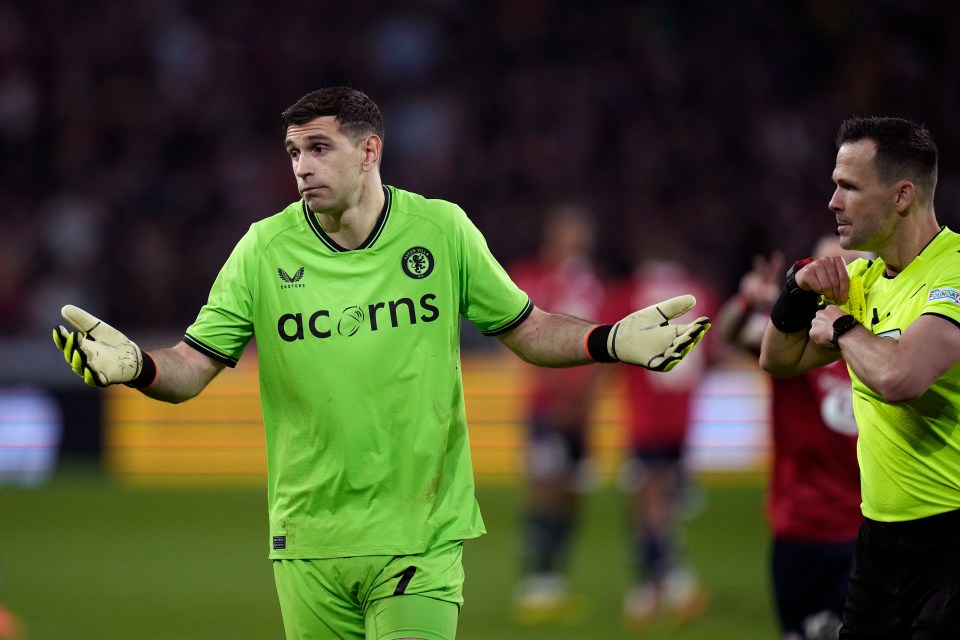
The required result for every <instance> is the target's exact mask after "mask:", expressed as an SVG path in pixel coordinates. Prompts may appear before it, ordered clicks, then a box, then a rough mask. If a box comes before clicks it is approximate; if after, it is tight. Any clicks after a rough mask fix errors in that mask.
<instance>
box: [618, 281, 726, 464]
mask: <svg viewBox="0 0 960 640" xmlns="http://www.w3.org/2000/svg"><path fill="white" fill-rule="evenodd" d="M684 293H690V294H693V295H694V297H696V299H697V306H696V307H694V309H693V310H692V311H689V312H688V313H686V314H685V315H683V316H681V317H680V318H679V319H677V320H671V322H681V323H682V322H690V321H691V320H693V319H694V318H697V317H699V316H704V315H705V316H710V315H711V314H712V313H713V312H714V310H715V309H716V304H717V303H716V295H715V294H714V293H713V291H712V289H711V288H710V287H708V285H707V284H706V283H704V282H703V281H702V280H700V279H699V278H696V277H695V276H694V275H692V274H691V273H689V272H688V271H686V270H685V269H684V268H682V267H681V266H680V265H678V264H674V263H669V262H649V263H646V264H644V265H642V266H641V267H640V268H639V269H637V270H636V271H635V272H634V274H633V276H632V277H631V278H630V280H629V281H628V282H627V283H626V284H625V286H624V288H623V289H622V290H620V292H619V293H618V295H617V299H618V301H619V306H620V309H619V310H620V312H621V314H620V315H626V314H628V313H630V312H632V311H636V310H638V309H643V308H644V307H648V306H650V305H652V304H656V303H658V302H662V301H663V300H667V299H668V298H673V297H675V296H678V295H681V294H684ZM712 342H713V340H712V339H711V334H710V332H707V336H706V337H705V338H704V340H703V342H701V343H700V345H699V346H697V348H696V349H694V350H693V351H691V352H690V353H689V354H688V355H687V356H686V357H685V358H684V359H683V361H682V362H680V364H678V365H677V366H676V367H675V368H674V369H673V370H671V371H669V372H667V373H656V372H651V371H648V370H646V369H644V368H642V367H631V366H621V370H622V372H623V374H624V375H625V376H626V391H627V406H628V416H627V424H628V425H629V436H630V443H631V445H632V446H633V447H634V448H636V449H640V450H661V449H665V450H671V449H679V448H682V447H683V444H684V440H685V439H686V436H687V430H688V428H689V425H690V417H691V413H692V402H691V401H692V398H693V393H694V391H695V390H696V387H697V384H698V383H699V382H700V380H701V379H702V378H703V375H704V373H706V370H707V366H708V363H709V357H710V353H709V352H710V345H711V343H712Z"/></svg>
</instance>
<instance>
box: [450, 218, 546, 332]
mask: <svg viewBox="0 0 960 640" xmlns="http://www.w3.org/2000/svg"><path fill="white" fill-rule="evenodd" d="M460 215H461V216H462V217H463V220H462V224H461V225H460V235H459V237H458V238H457V241H458V242H459V243H460V255H461V263H460V283H461V284H460V291H461V297H460V313H461V315H463V316H464V317H465V318H467V319H468V320H469V321H470V322H472V323H473V324H474V325H476V327H477V328H478V329H479V330H480V331H481V332H483V333H484V334H485V335H488V336H494V335H498V334H501V333H504V332H506V331H509V330H510V329H513V328H514V327H516V326H517V325H519V324H520V323H521V322H523V321H524V320H525V319H526V318H527V316H529V315H530V312H531V311H532V310H533V305H532V303H531V302H530V298H529V297H528V296H527V294H526V293H524V292H523V291H522V290H521V289H520V288H519V287H518V286H517V285H516V284H515V283H514V282H513V280H511V279H510V276H509V275H507V272H506V270H505V269H504V268H503V267H502V266H501V265H500V263H499V262H498V261H497V259H496V258H494V257H493V254H492V253H491V252H490V249H489V247H488V246H487V241H486V239H484V237H483V235H482V234H481V233H480V231H479V230H478V229H477V227H476V226H475V225H474V224H473V222H471V221H470V219H469V218H467V216H466V215H465V214H463V212H460Z"/></svg>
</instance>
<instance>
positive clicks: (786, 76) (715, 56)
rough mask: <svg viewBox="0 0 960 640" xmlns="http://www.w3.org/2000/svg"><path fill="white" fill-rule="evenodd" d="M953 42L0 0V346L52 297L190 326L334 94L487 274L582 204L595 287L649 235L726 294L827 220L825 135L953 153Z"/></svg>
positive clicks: (585, 8) (933, 21) (765, 25)
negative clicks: (347, 98)
mask: <svg viewBox="0 0 960 640" xmlns="http://www.w3.org/2000/svg"><path fill="white" fill-rule="evenodd" d="M957 31H960V11H958V10H957V9H956V8H955V7H954V6H953V5H952V4H950V3H947V2H935V1H931V0H916V1H912V2H909V3H906V2H894V1H892V0H884V1H876V2H875V1H870V0H857V1H854V2H850V3H829V2H819V1H817V0H807V1H806V2H800V3H776V2H764V1H762V0H758V1H754V2H749V3H706V2H702V3H699V2H693V3H673V2H667V1H657V2H647V3H632V2H627V1H625V0H621V1H616V2H604V3H570V2H549V1H547V0H531V1H528V2H511V1H509V0H497V1H490V2H481V1H480V0H421V1H419V2H399V3H388V4H383V3H377V2H373V1H372V0H355V1H353V2H349V3H330V2H310V3H303V2H294V1H293V0H272V1H271V2H269V3H267V2H261V1H257V2H245V3H236V2H229V1H228V0H206V1H203V2H200V1H188V0H180V1H168V0H131V1H130V2H125V3H117V2H110V1H109V0H90V1H88V2H84V3H82V4H80V5H78V4H76V3H72V2H67V1H66V0H40V1H37V2H31V3H17V2H10V1H9V0H5V1H2V2H0V145H2V147H3V149H4V156H5V159H4V162H3V163H2V164H0V203H2V210H3V214H2V215H3V218H4V222H5V233H3V234H0V337H5V338H17V337H26V336H35V335H38V334H40V333H44V334H45V333H46V332H47V331H48V330H49V327H50V326H52V325H53V324H54V323H55V322H57V321H58V318H59V313H58V310H59V306H60V304H61V303H62V301H64V300H71V301H73V302H75V303H76V304H78V305H80V306H83V307H85V308H90V309H93V310H96V311H97V312H98V313H99V314H100V315H102V316H103V317H108V318H110V319H111V321H112V322H114V323H116V324H117V325H118V326H123V327H125V328H127V329H128V330H132V331H136V329H135V328H136V327H145V328H157V327H171V328H173V329H175V330H179V329H181V328H183V327H185V326H186V325H187V324H189V323H190V322H191V321H192V320H193V318H194V315H195V313H196V311H197V309H198V308H199V306H200V305H201V304H202V303H203V300H204V298H205V295H206V292H207V291H208V289H209V286H210V283H211V282H212V279H213V277H214V276H215V274H216V270H217V269H218V268H219V265H220V264H222V263H223V261H224V259H225V257H226V254H227V252H228V251H229V249H230V247H232V246H233V244H234V243H235V242H236V241H237V239H238V238H239V237H240V235H241V234H242V233H243V231H244V230H245V229H246V227H247V226H248V225H249V224H250V223H251V222H252V221H254V220H256V219H259V218H261V217H264V216H266V215H269V214H272V213H273V212H275V211H278V210H280V209H281V208H282V207H283V206H285V205H286V204H287V203H289V202H290V201H292V200H293V199H295V197H296V192H295V191H294V184H293V181H292V180H291V177H290V171H289V167H287V166H286V164H285V162H283V159H282V156H281V155H280V154H282V153H283V151H282V144H281V139H280V136H281V130H280V124H279V113H280V110H281V109H282V108H283V107H284V106H285V105H288V104H290V103H291V102H293V101H294V100H296V99H297V98H298V97H300V96H301V95H302V94H304V93H306V92H307V91H308V90H311V89H314V88H316V87H318V86H321V85H324V84H332V83H346V84H350V85H352V86H354V87H356V88H359V89H362V90H364V91H366V92H368V93H369V94H370V95H372V96H377V99H378V100H379V101H380V106H381V108H382V110H383V111H384V113H385V115H386V118H387V130H386V137H387V139H388V140H389V141H390V142H389V147H388V148H389V152H388V154H387V157H386V158H385V160H384V170H383V172H384V176H385V179H386V181H387V182H388V183H396V184H403V185H406V186H408V187H410V188H413V189H415V190H417V191H419V192H421V193H424V194H427V195H431V196H435V197H440V198H447V199H450V200H453V201H455V202H457V203H459V204H461V205H462V206H463V207H464V208H465V209H466V210H467V212H468V214H469V215H470V216H471V217H472V218H473V219H474V220H475V222H476V223H477V225H478V226H479V227H480V228H481V229H482V230H483V232H484V234H485V235H486V237H487V239H488V241H489V243H490V244H491V246H492V248H493V251H494V253H495V254H496V255H497V256H498V257H499V258H500V259H501V261H504V262H510V261H512V260H514V259H516V258H518V257H521V256H523V255H524V254H528V253H532V252H533V251H534V249H535V247H536V241H537V233H538V229H539V228H540V226H541V216H542V215H543V212H544V211H547V210H548V206H547V205H548V204H552V203H555V202H559V201H563V200H565V199H568V198H576V199H579V200H581V201H586V202H589V204H590V205H591V207H592V208H593V209H594V210H596V211H597V212H598V213H599V214H600V216H599V218H600V221H599V227H598V229H597V237H598V239H599V245H600V247H601V248H602V249H601V251H600V254H601V257H602V259H603V260H604V262H605V264H603V265H602V266H603V267H604V268H605V269H606V270H608V271H609V272H611V273H617V272H621V273H622V272H623V271H624V270H625V269H626V268H628V267H629V266H631V265H633V264H634V263H635V262H636V261H637V260H638V259H639V258H640V257H642V256H641V254H642V252H643V247H644V244H645V243H646V242H660V243H663V242H669V243H670V244H671V246H674V247H675V248H676V252H677V254H678V255H679V256H681V257H684V258H686V259H688V260H692V261H695V263H696V264H697V265H698V266H699V268H700V269H701V270H702V271H703V272H704V275H705V276H707V277H710V278H711V279H713V280H714V284H715V285H716V286H717V287H718V288H719V289H720V290H721V291H727V292H732V291H734V290H735V287H736V282H737V279H738V278H739V275H740V273H741V272H742V270H743V269H744V268H745V266H746V265H747V264H748V263H749V259H750V256H752V255H754V254H755V253H756V252H758V251H764V250H767V249H769V248H778V249H782V250H783V251H784V252H785V253H786V255H788V256H799V255H800V254H802V253H803V251H804V249H805V248H807V247H809V246H810V245H811V244H812V241H813V238H815V237H817V236H819V235H820V234H821V233H822V232H823V231H824V230H827V229H829V225H830V219H831V216H830V214H829V212H828V211H827V207H826V199H825V195H824V194H828V193H829V191H830V189H829V184H828V183H827V182H826V180H827V177H828V175H829V168H830V167H831V166H832V162H833V155H834V149H833V148H832V147H831V146H830V145H828V144H824V141H829V140H830V139H831V138H832V134H833V131H834V130H835V129H836V126H837V124H838V123H839V122H840V121H841V120H842V119H843V118H845V117H847V116H849V115H851V114H854V113H860V112H867V111H868V112H873V113H886V114H889V115H900V116H904V117H912V118H916V119H918V120H920V121H923V122H925V123H926V124H927V125H928V127H930V129H931V131H932V132H933V133H934V135H935V136H936V137H937V139H938V141H939V144H940V147H941V153H942V155H943V157H944V158H947V159H949V158H954V157H958V156H960V128H958V127H956V126H954V118H955V114H956V113H958V112H960V77H958V74H960V68H958V67H957V65H956V64H954V61H956V60H957V59H958V58H960V40H958V39H957V38H955V37H952V35H951V34H953V33H956V32H957ZM944 164H945V166H943V167H942V175H941V178H940V184H941V187H940V189H939V190H938V202H939V207H938V210H940V211H941V212H943V213H942V216H943V217H944V219H945V220H944V221H945V222H946V223H947V224H951V222H953V221H952V220H951V218H950V216H957V215H958V214H957V212H958V211H960V179H958V178H960V169H958V168H957V167H952V166H950V165H949V163H944ZM818 219H822V221H823V225H822V226H820V225H818V224H811V221H814V220H818ZM954 220H956V218H954ZM953 223H954V224H956V222H953ZM131 291H139V293H138V294H137V295H136V296H135V299H131V296H130V295H129V293H128V292H131ZM121 292H123V293H121Z"/></svg>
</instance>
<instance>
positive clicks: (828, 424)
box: [767, 360, 863, 542]
mask: <svg viewBox="0 0 960 640" xmlns="http://www.w3.org/2000/svg"><path fill="white" fill-rule="evenodd" d="M771 384H772V388H771V392H772V397H771V402H772V416H771V419H772V428H773V451H774V460H773V477H772V480H771V483H770V487H769V491H768V495H767V514H768V517H769V518H770V522H771V526H772V528H773V534H774V535H775V536H776V537H778V538H788V539H798V540H804V541H819V542H839V541H842V540H851V539H853V538H855V537H856V534H857V528H858V527H859V526H860V523H861V521H862V520H863V518H862V516H861V513H860V470H859V467H858V466H857V424H856V421H855V420H854V417H853V404H852V403H853V399H852V392H851V388H850V375H849V374H848V373H847V367H846V364H845V363H844V362H843V361H842V360H839V361H837V362H834V363H833V364H831V365H829V366H826V367H821V368H819V369H814V370H813V371H810V372H809V373H806V374H804V375H802V376H797V377H795V378H772V379H771Z"/></svg>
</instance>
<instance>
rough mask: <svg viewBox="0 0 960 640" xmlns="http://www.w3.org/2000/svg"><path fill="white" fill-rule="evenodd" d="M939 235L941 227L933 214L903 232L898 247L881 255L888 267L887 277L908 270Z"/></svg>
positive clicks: (892, 247) (893, 247) (891, 248)
mask: <svg viewBox="0 0 960 640" xmlns="http://www.w3.org/2000/svg"><path fill="white" fill-rule="evenodd" d="M938 233H940V225H939V224H938V223H937V219H936V217H935V216H934V215H933V214H932V212H931V214H930V215H928V216H924V217H923V218H922V219H918V224H917V225H915V226H913V227H910V228H909V229H906V230H904V231H903V232H901V234H900V237H899V241H898V242H897V243H896V245H895V246H891V247H890V248H889V249H887V250H885V251H882V252H880V254H879V255H880V257H881V258H883V262H884V264H885V265H886V275H887V277H890V278H893V277H894V276H896V275H897V274H898V273H900V272H901V271H903V270H904V269H906V268H907V265H909V264H910V263H911V262H913V260H914V258H916V257H917V256H918V255H920V252H921V251H923V248H924V247H926V246H927V245H928V244H930V241H931V240H933V238H934V237H935V236H936V235H937V234H938Z"/></svg>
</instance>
